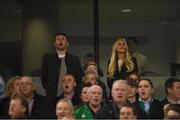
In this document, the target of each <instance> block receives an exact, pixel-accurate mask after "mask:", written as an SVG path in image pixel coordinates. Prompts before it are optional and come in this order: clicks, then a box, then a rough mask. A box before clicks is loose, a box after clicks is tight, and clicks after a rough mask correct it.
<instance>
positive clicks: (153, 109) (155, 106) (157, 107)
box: [134, 99, 164, 119]
mask: <svg viewBox="0 0 180 120" xmlns="http://www.w3.org/2000/svg"><path fill="white" fill-rule="evenodd" d="M134 105H135V108H136V112H137V118H138V119H163V117H164V113H163V107H162V103H161V102H160V101H158V100H156V99H154V100H153V101H152V103H151V105H150V108H149V113H146V112H145V111H144V110H143V108H141V106H140V103H139V101H137V102H135V103H134Z"/></svg>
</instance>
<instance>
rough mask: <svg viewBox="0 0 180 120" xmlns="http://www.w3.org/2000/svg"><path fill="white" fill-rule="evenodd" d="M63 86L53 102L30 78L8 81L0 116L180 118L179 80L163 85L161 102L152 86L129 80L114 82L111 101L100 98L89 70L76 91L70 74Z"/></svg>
mask: <svg viewBox="0 0 180 120" xmlns="http://www.w3.org/2000/svg"><path fill="white" fill-rule="evenodd" d="M88 75H91V77H89V76H88ZM88 77H89V78H88ZM93 77H94V79H93ZM90 78H92V79H90ZM62 84H63V91H64V92H63V93H62V95H61V96H58V97H56V98H55V99H52V98H49V97H47V96H42V95H39V94H37V93H36V91H35V89H36V85H35V83H34V81H33V79H32V77H30V76H22V77H21V76H15V77H13V78H11V79H10V80H9V81H8V83H7V84H6V90H5V92H6V93H5V95H6V97H5V98H3V99H1V102H0V108H1V109H0V117H1V118H31V119H32V118H36V119H39V118H58V119H62V118H67V119H119V118H120V119H162V118H173V119H174V118H180V113H179V109H180V106H179V102H180V101H179V100H180V99H179V98H180V95H179V93H180V92H179V90H180V80H179V79H178V78H170V79H168V80H167V81H166V82H165V90H166V94H167V96H166V97H165V99H163V100H161V101H160V100H157V99H155V98H154V97H153V93H154V92H155V91H154V86H153V83H152V82H151V80H149V79H141V80H140V81H139V82H137V81H136V80H134V79H132V78H127V79H126V80H116V81H115V82H114V83H113V85H112V90H111V95H112V100H109V99H108V97H107V96H106V95H103V94H104V92H105V91H104V90H103V89H104V88H103V86H102V85H101V84H99V83H98V80H97V79H96V74H95V73H93V72H90V71H89V72H87V73H86V74H85V76H84V80H83V81H82V83H81V85H80V86H79V87H78V88H76V80H75V78H74V77H73V76H72V75H70V74H66V75H64V76H63V83H62ZM105 94H106V93H105ZM127 114H128V115H127Z"/></svg>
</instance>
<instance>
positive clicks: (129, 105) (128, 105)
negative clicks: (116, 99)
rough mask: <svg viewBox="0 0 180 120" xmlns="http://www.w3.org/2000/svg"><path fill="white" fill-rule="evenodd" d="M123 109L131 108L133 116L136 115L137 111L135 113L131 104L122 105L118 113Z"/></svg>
mask: <svg viewBox="0 0 180 120" xmlns="http://www.w3.org/2000/svg"><path fill="white" fill-rule="evenodd" d="M123 107H128V108H131V109H132V111H133V113H134V115H137V111H136V109H135V107H134V105H133V104H131V103H126V104H123V105H122V106H121V108H120V111H121V109H122V108H123Z"/></svg>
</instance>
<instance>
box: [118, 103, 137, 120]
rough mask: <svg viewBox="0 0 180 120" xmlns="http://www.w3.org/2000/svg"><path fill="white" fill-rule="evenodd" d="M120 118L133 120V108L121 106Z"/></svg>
mask: <svg viewBox="0 0 180 120" xmlns="http://www.w3.org/2000/svg"><path fill="white" fill-rule="evenodd" d="M119 115H120V117H119V118H120V120H135V119H136V115H135V114H134V112H133V109H132V108H131V107H125V106H124V107H122V108H121V109H120V114H119Z"/></svg>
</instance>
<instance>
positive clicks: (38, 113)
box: [20, 76, 53, 118]
mask: <svg viewBox="0 0 180 120" xmlns="http://www.w3.org/2000/svg"><path fill="white" fill-rule="evenodd" d="M20 81H21V85H20V92H21V93H22V94H23V95H24V96H25V98H26V100H27V101H28V106H29V116H30V118H52V116H53V113H51V111H53V105H52V103H51V101H49V100H48V99H47V98H46V97H45V96H41V95H39V94H37V93H36V92H35V84H34V82H33V79H32V78H31V77H29V76H23V77H22V78H21V80H20Z"/></svg>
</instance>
